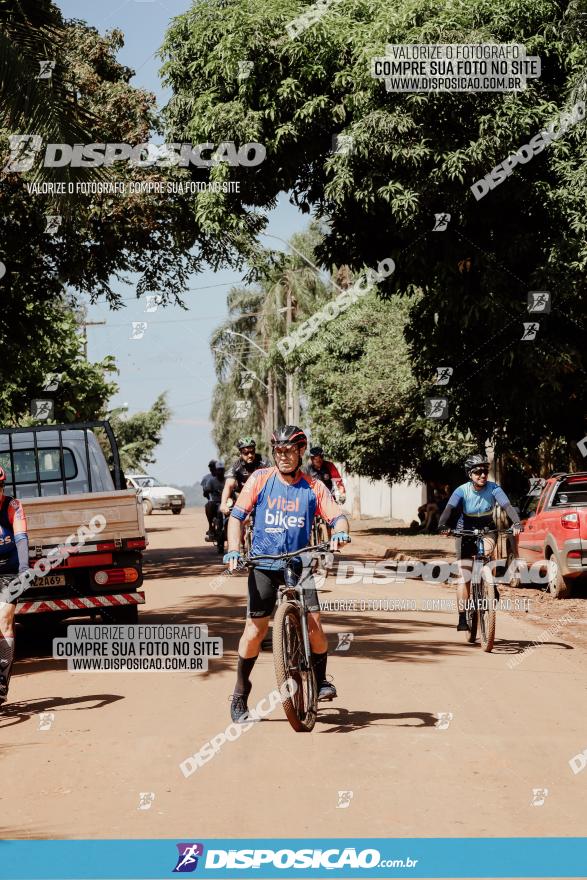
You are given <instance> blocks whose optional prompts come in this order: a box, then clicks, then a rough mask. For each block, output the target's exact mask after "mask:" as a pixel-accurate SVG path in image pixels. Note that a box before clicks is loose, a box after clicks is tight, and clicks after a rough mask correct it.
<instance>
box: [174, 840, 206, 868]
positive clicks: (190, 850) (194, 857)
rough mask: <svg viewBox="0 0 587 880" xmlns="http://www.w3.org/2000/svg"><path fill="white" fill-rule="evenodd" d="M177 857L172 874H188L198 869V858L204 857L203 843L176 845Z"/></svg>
mask: <svg viewBox="0 0 587 880" xmlns="http://www.w3.org/2000/svg"><path fill="white" fill-rule="evenodd" d="M176 846H177V851H178V856H177V865H176V866H175V868H174V869H173V873H174V874H188V873H191V872H192V871H195V870H196V868H197V867H198V858H199V857H200V856H203V855H204V844H203V843H176Z"/></svg>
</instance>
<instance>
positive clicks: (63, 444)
mask: <svg viewBox="0 0 587 880" xmlns="http://www.w3.org/2000/svg"><path fill="white" fill-rule="evenodd" d="M98 437H100V439H101V441H102V445H101V444H100V442H98ZM103 447H104V448H106V449H108V448H109V449H110V457H111V459H112V470H110V468H109V466H108V464H107V462H106V458H105V456H104V452H103V451H102V448H103ZM0 465H2V467H3V468H4V470H5V472H6V493H7V494H8V495H12V496H14V497H16V498H18V499H20V501H22V504H23V507H24V511H25V514H26V517H27V524H28V534H29V547H30V566H31V568H32V567H33V566H34V564H35V562H37V561H39V560H40V559H42V558H44V557H47V556H48V554H49V552H50V551H51V550H54V549H55V548H57V547H59V546H63V545H64V543H65V541H66V540H67V538H69V537H70V536H71V535H74V534H75V533H76V532H77V529H78V528H79V527H80V526H82V525H85V526H87V525H88V523H89V522H90V521H91V520H92V518H93V517H95V516H96V515H98V514H100V515H101V516H102V517H104V519H105V521H106V524H105V527H104V528H103V530H102V531H101V532H100V533H99V534H98V535H96V537H95V538H93V539H89V540H87V541H86V542H85V543H84V544H83V545H82V546H80V547H79V549H77V550H76V551H75V552H74V553H72V554H71V555H69V556H68V558H66V559H64V560H63V562H61V563H60V564H59V565H58V566H56V567H54V568H52V570H51V573H50V574H47V575H46V576H45V577H38V578H36V579H35V580H34V581H33V583H32V585H31V586H30V587H29V588H28V589H27V590H26V591H25V592H24V593H23V594H22V595H21V596H20V597H19V598H18V601H17V605H16V613H17V615H18V617H17V620H18V621H19V622H21V623H26V622H29V621H30V622H32V619H31V616H32V615H35V622H40V621H41V620H46V619H47V615H49V614H50V615H51V616H52V618H53V617H54V616H55V615H59V616H60V617H70V616H72V615H76V616H79V615H80V614H84V615H88V614H90V615H91V616H92V617H95V616H97V615H98V614H99V615H100V617H101V618H102V620H103V621H104V622H105V623H117V624H122V623H126V624H132V623H136V622H137V619H138V606H139V605H140V604H142V603H144V601H145V595H144V593H143V592H142V591H141V589H140V588H141V586H142V584H143V569H142V551H143V550H144V549H145V547H146V537H145V524H144V518H143V508H142V504H141V501H140V498H139V497H138V496H137V493H136V491H135V490H134V489H130V490H129V489H126V483H125V481H124V476H123V474H122V472H121V469H120V461H119V457H118V448H117V446H116V440H115V438H114V434H113V432H112V428H111V426H110V424H109V423H108V422H88V423H83V424H73V425H47V426H45V425H44V426H40V427H39V426H36V427H31V428H0ZM37 615H42V617H38V616H37Z"/></svg>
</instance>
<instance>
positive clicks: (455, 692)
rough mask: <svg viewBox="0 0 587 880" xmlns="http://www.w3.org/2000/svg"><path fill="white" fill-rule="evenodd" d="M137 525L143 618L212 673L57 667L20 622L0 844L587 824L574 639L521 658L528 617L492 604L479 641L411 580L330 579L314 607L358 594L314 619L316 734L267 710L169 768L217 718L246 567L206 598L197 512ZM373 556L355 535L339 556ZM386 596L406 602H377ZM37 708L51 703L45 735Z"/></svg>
mask: <svg viewBox="0 0 587 880" xmlns="http://www.w3.org/2000/svg"><path fill="white" fill-rule="evenodd" d="M147 522H148V528H149V533H150V534H149V537H150V549H149V551H148V554H147V558H148V564H147V577H148V580H147V583H146V596H147V603H146V605H145V606H143V607H142V609H141V612H140V619H141V622H142V623H194V624H204V623H205V624H207V625H208V626H209V628H210V634H211V635H214V636H220V637H221V638H222V639H223V640H224V656H223V657H222V658H221V659H219V660H214V661H211V663H210V669H209V672H208V673H188V672H158V673H155V672H153V673H146V672H145V673H132V674H130V673H110V672H109V673H68V672H67V671H66V669H65V663H64V662H62V661H56V660H53V659H52V657H51V644H50V640H48V639H47V638H44V639H42V640H37V641H36V642H35V641H34V640H33V638H32V637H31V636H30V635H22V634H21V638H20V643H19V659H18V662H17V664H16V667H15V672H14V676H13V680H12V685H11V700H12V702H11V704H10V705H9V706H7V707H6V708H5V709H4V711H3V712H2V714H0V773H1V778H2V799H3V801H2V819H1V820H0V825H1V826H2V828H1V833H2V836H3V837H9V838H29V837H31V838H86V837H89V838H93V837H96V838H117V837H124V838H150V837H157V838H159V837H170V838H176V839H180V838H182V837H185V839H191V838H194V836H195V838H194V839H200V838H206V837H219V836H228V837H231V836H238V837H240V836H242V837H248V836H250V837H264V836H269V837H271V836H284V837H309V836H312V837H320V836H326V837H331V836H333V837H338V836H340V837H347V836H348V837H364V836H368V837H371V836H373V837H377V836H384V837H410V836H414V837H419V836H423V837H435V836H439V837H442V836H448V837H450V836H457V837H458V836H477V835H479V836H483V837H485V836H494V837H499V836H507V837H509V836H541V835H549V836H555V835H583V834H584V833H585V819H584V804H585V796H586V793H587V771H585V772H579V773H577V774H574V773H573V772H572V770H571V768H570V766H569V761H570V759H571V758H572V757H573V756H575V755H577V754H578V753H579V752H581V751H583V749H587V728H586V725H585V719H586V718H587V689H586V684H585V682H586V678H585V672H586V670H587V666H586V663H585V660H586V656H585V652H584V649H583V647H581V645H580V644H577V645H575V644H574V643H573V640H572V639H571V638H568V637H565V638H564V640H563V639H560V638H557V637H556V636H554V637H551V636H548V637H547V638H546V640H545V641H544V643H543V644H541V645H540V646H538V647H536V649H535V650H533V651H531V652H528V651H525V649H527V648H528V647H529V645H530V643H531V642H532V641H534V640H536V639H537V637H538V636H539V634H540V632H541V626H540V624H539V623H538V624H533V623H532V622H530V621H528V620H527V619H524V616H523V615H520V614H517V615H516V614H515V615H509V614H507V613H502V614H500V615H499V617H498V630H497V643H496V646H495V649H494V652H493V653H492V654H485V653H483V652H482V651H481V650H480V648H479V647H472V646H469V645H467V644H466V643H465V640H464V638H463V635H462V634H460V633H457V632H456V630H455V612H454V611H453V610H450V609H447V610H440V611H439V610H436V611H428V610H424V609H425V608H426V603H427V602H428V600H432V599H435V600H438V599H439V598H442V599H444V600H446V601H450V600H451V599H452V598H453V593H452V591H451V590H450V589H449V588H447V587H441V586H438V585H432V584H427V583H422V582H421V581H409V582H407V583H405V582H396V583H391V584H386V585H379V584H361V583H344V584H338V585H336V584H335V583H334V578H330V579H329V580H328V581H327V583H326V587H327V588H328V589H331V590H332V592H325V593H322V594H321V599H322V601H323V602H335V601H339V602H341V601H345V602H347V603H351V604H350V606H349V605H348V604H347V610H344V608H342V607H341V606H340V605H339V606H334V605H333V606H331V607H332V608H333V610H331V611H327V612H326V611H325V612H324V619H325V625H326V630H327V632H328V635H329V640H330V651H331V654H330V660H329V673H331V674H332V676H333V677H334V680H335V683H336V685H337V687H338V691H339V698H338V700H336V701H335V702H334V703H331V704H326V705H324V706H323V708H321V709H320V713H319V716H318V722H317V724H316V727H315V729H314V732H313V733H312V734H295V733H294V732H293V731H292V730H291V728H290V727H289V725H288V723H287V722H286V720H285V717H284V716H283V714H282V711H281V707H279V706H278V707H277V708H276V709H275V710H274V712H273V713H272V714H271V715H269V717H268V718H267V719H266V720H264V721H261V722H259V723H258V724H256V725H255V726H254V727H253V729H251V730H250V731H248V732H247V733H244V734H243V735H242V736H241V737H240V738H239V739H238V740H236V741H234V742H227V743H225V745H224V746H223V747H222V749H221V750H220V752H219V753H218V754H217V755H216V756H215V757H214V758H213V759H212V760H211V761H210V762H209V763H207V764H205V765H204V766H203V767H201V768H200V769H198V770H197V771H196V772H195V773H194V774H193V775H191V776H190V777H189V778H187V779H186V778H184V776H183V775H182V773H181V772H180V769H179V765H180V762H182V761H183V760H184V759H185V758H186V757H187V756H189V755H191V754H193V753H194V752H197V751H198V750H199V749H200V748H201V747H202V746H203V745H204V744H205V743H206V742H207V741H209V740H210V739H211V738H212V737H213V736H214V735H216V734H217V733H218V732H220V731H223V730H224V729H225V728H226V727H227V725H228V724H229V722H230V718H229V702H228V701H229V696H230V694H231V692H232V687H233V682H234V668H235V654H236V647H237V642H238V638H239V636H240V632H241V629H242V621H243V608H244V591H245V580H244V578H242V577H234V578H231V579H226V581H225V582H223V583H222V585H221V588H220V589H217V590H215V591H212V592H211V587H210V584H211V581H212V579H213V578H214V577H215V576H217V575H218V573H219V572H220V571H221V569H222V567H221V565H220V564H219V562H218V557H217V556H216V553H215V550H214V548H213V547H212V546H211V545H205V544H203V541H202V536H203V532H204V517H203V513H202V512H201V511H193V510H188V511H187V512H184V513H183V514H182V516H181V517H173V516H171V515H165V514H160V515H154V516H151V517H149V518H148V521H147ZM379 548H381V549H379ZM383 549H384V548H383V545H382V543H381V541H380V542H379V543H377V542H375V541H374V540H373V539H371V538H370V537H369V536H368V535H366V534H363V535H362V536H361V537H359V538H358V539H357V540H356V541H355V542H354V543H353V545H352V547H351V548H348V549H347V551H345V556H346V557H347V558H351V557H352V558H355V559H360V560H362V561H363V562H366V561H369V560H371V561H372V560H374V559H376V558H377V555H380V556H381V555H383ZM432 555H433V554H432ZM393 599H395V600H400V599H410V600H412V599H414V600H416V602H417V603H418V610H417V611H399V610H394V611H389V610H385V603H386V602H387V603H388V607H389V601H390V600H393ZM353 601H354V602H355V606H354V607H353V606H352V602H353ZM361 609H363V610H361ZM337 633H352V636H353V638H352V640H351V641H350V648H349V649H348V650H345V651H341V650H338V651H337V650H335V649H336V647H337V645H338V643H339V638H338V636H337ZM62 634H63V633H62ZM511 658H516V665H515V666H514V667H513V668H510V666H509V665H508V660H511ZM253 683H254V687H253V693H252V697H251V701H250V702H251V704H254V703H256V702H257V701H258V700H260V699H261V698H262V697H264V696H266V695H267V694H269V693H270V692H271V691H272V690H273V688H274V687H275V679H274V674H273V665H272V657H271V655H270V654H268V653H262V654H261V656H260V658H259V660H258V662H257V665H256V667H255V669H254V673H253ZM42 712H43V713H54V717H53V719H46V720H45V722H44V723H45V726H46V724H47V723H48V720H51V723H50V726H49V727H48V729H44V730H41V729H40V713H42ZM442 713H444V715H443V716H442V718H440V720H439V716H440V715H441V714H442ZM544 789H547V790H548V793H547V794H544V793H542V791H535V790H544ZM341 792H342V793H347V794H340V793H341ZM141 793H143V794H142V795H141ZM145 793H146V794H145ZM152 796H153V797H152ZM141 798H142V805H143V806H145V805H148V808H146V809H140V808H139V804H140V803H141ZM541 801H542V803H541Z"/></svg>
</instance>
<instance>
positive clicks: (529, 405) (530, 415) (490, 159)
mask: <svg viewBox="0 0 587 880" xmlns="http://www.w3.org/2000/svg"><path fill="white" fill-rule="evenodd" d="M567 5H569V4H560V3H558V2H554V0H537V2H535V3H533V4H531V6H530V7H528V5H527V4H526V3H524V2H522V0H508V2H507V3H506V2H504V0H497V2H495V0H494V2H491V3H489V2H482V3H479V0H465V2H463V3H460V4H458V7H455V6H454V5H446V4H436V5H434V4H432V5H431V4H430V3H428V2H427V0H401V2H400V3H399V4H392V5H389V4H380V3H376V2H375V0H363V2H360V3H358V4H357V3H354V2H353V3H352V4H351V3H350V2H345V0H341V2H339V3H337V4H334V5H332V6H331V7H330V8H329V9H328V10H326V11H325V13H324V15H322V17H321V18H320V20H319V21H317V22H316V23H315V24H313V25H312V26H311V27H309V28H307V29H306V30H305V31H304V32H303V33H301V34H299V35H298V36H297V37H295V38H294V39H290V38H288V36H287V33H286V31H285V25H286V24H287V22H288V21H291V20H292V19H295V18H296V17H297V15H298V13H299V10H298V7H297V4H294V3H292V2H289V0H260V2H258V3H256V4H255V5H254V6H251V5H250V4H249V3H247V2H245V0H229V2H222V3H220V2H219V0H204V2H200V3H198V5H197V8H196V9H195V10H192V11H190V12H189V13H186V14H185V15H184V16H179V17H178V18H177V19H175V20H174V22H173V24H172V25H171V27H170V29H169V31H168V34H167V38H166V42H165V45H164V53H165V56H166V63H165V65H164V71H165V74H166V76H167V81H168V83H169V84H170V85H171V86H172V88H173V90H174V95H173V98H172V101H171V102H170V105H169V107H168V108H167V117H166V118H167V123H168V128H169V132H170V134H172V135H173V134H174V133H175V132H178V131H184V130H189V131H190V133H191V134H192V135H193V136H195V137H196V138H198V137H201V136H204V135H206V137H210V138H211V139H214V138H220V137H223V136H226V133H227V131H228V130H231V131H238V132H239V135H240V136H241V137H243V138H244V139H253V138H255V139H258V140H260V141H261V142H262V143H264V144H265V145H266V148H267V159H266V161H265V162H264V163H263V164H262V165H261V166H260V167H259V169H258V171H257V173H256V175H255V178H254V181H253V182H252V184H251V186H250V187H249V189H248V202H247V206H245V207H243V206H238V207H237V206H235V205H233V204H230V203H228V202H226V203H225V205H224V209H225V212H226V214H225V216H224V217H223V216H222V215H220V216H219V214H218V211H215V213H214V215H213V217H212V216H211V218H210V222H214V223H219V224H220V225H221V226H222V225H224V227H225V228H226V229H227V230H229V231H230V230H232V229H235V228H238V230H240V232H239V235H240V238H238V243H239V244H240V245H241V246H242V248H243V250H245V251H246V250H247V248H248V249H249V250H250V251H253V250H254V248H255V245H254V243H253V242H252V241H250V242H249V243H247V242H245V243H243V240H242V239H243V235H244V232H243V230H244V229H245V228H247V224H248V228H249V229H251V230H253V228H254V225H255V221H256V220H257V219H258V215H257V214H256V210H258V209H262V210H263V209H267V208H268V207H270V206H271V205H272V204H273V202H274V199H275V198H276V196H277V194H278V193H279V192H280V191H284V190H285V191H289V192H290V193H291V197H292V199H293V201H294V202H295V203H296V204H298V205H299V206H300V207H301V208H302V209H303V210H306V211H310V210H313V211H314V212H315V214H316V216H317V217H318V218H325V219H326V220H327V221H328V226H327V231H326V234H325V236H324V241H323V243H322V245H321V246H320V248H319V251H318V255H319V258H320V263H321V265H333V264H334V265H338V266H340V265H342V264H348V265H349V266H350V267H351V268H352V269H353V270H355V271H357V270H359V269H361V268H362V267H363V266H370V267H373V268H374V267H376V266H377V263H378V261H379V260H381V259H382V258H384V257H392V258H393V259H394V260H395V263H396V272H395V273H394V275H393V276H392V277H391V278H390V279H388V281H387V282H386V283H384V284H383V285H381V291H380V292H381V295H382V296H390V295H391V294H392V293H393V292H397V293H400V294H401V295H404V296H406V297H408V298H409V299H408V301H409V302H410V304H411V305H410V312H409V315H408V316H407V321H406V329H405V335H406V339H407V340H408V343H409V353H410V360H411V364H412V370H413V373H414V376H415V378H416V380H417V383H418V390H417V398H418V406H417V408H416V410H417V412H418V413H419V414H421V415H423V414H424V408H425V398H426V397H429V396H431V393H436V392H437V391H438V389H435V386H434V384H433V383H434V377H435V374H436V367H438V366H442V365H447V366H452V367H453V370H454V373H453V377H452V379H451V383H450V385H449V387H448V389H447V397H448V399H449V420H448V423H447V424H445V426H443V428H442V429H441V430H442V431H446V432H449V433H450V432H455V433H457V434H463V435H468V434H471V435H472V436H473V437H474V438H475V442H476V443H477V444H478V445H482V444H484V443H485V442H488V441H491V442H492V443H493V444H494V445H495V447H496V450H497V452H498V453H500V452H502V451H503V450H511V452H512V453H513V454H514V455H515V456H516V458H517V460H518V461H519V462H520V463H521V464H522V465H523V466H525V467H528V468H531V469H535V468H537V467H539V466H540V463H541V462H540V449H541V444H542V443H543V442H547V443H549V444H550V445H551V446H552V445H553V444H554V445H556V444H557V443H559V441H561V442H562V447H563V448H564V450H565V456H566V459H567V464H568V461H569V460H572V459H574V460H575V461H576V462H577V461H578V460H579V458H580V456H579V453H578V450H577V446H576V443H577V441H578V440H579V439H580V438H581V437H583V436H584V435H585V433H586V432H587V418H586V414H587V385H586V383H585V369H586V366H587V364H586V361H585V351H587V346H586V344H585V342H586V336H585V327H584V320H583V317H584V316H583V308H582V303H583V301H584V296H585V280H584V279H585V271H584V270H585V266H586V262H587V249H586V248H587V243H586V241H585V220H584V204H585V195H586V193H585V187H586V186H587V183H586V180H585V168H586V167H587V164H586V160H587V154H586V150H587V147H586V145H585V138H584V133H583V131H582V128H581V125H575V126H574V127H572V128H571V129H570V130H569V131H567V133H566V134H565V135H564V137H562V138H561V139H560V140H558V141H555V142H553V143H552V144H551V145H549V146H548V147H547V148H545V149H544V150H543V151H542V152H541V154H540V155H537V156H536V157H535V158H533V159H532V160H531V161H529V162H528V163H526V164H521V163H520V164H519V165H518V168H517V169H516V171H515V173H514V174H512V175H511V176H510V177H509V178H508V179H507V180H506V181H505V182H504V183H502V184H501V185H500V186H498V187H497V188H495V189H494V190H493V191H492V192H490V193H489V194H487V195H486V196H485V198H483V200H482V201H481V202H478V201H477V200H476V199H475V198H474V196H473V194H472V192H471V190H470V187H471V185H472V184H473V183H474V182H475V181H476V180H478V179H480V178H483V177H484V175H486V174H487V173H489V172H490V171H491V169H492V168H493V167H494V166H496V165H498V164H500V163H501V162H502V161H503V160H504V159H505V158H506V157H508V156H509V155H510V154H512V153H515V152H516V151H517V150H518V148H519V147H521V146H522V145H524V144H526V143H528V141H529V140H530V138H532V136H533V135H534V134H537V133H538V132H539V131H541V130H542V129H544V127H545V126H546V124H547V123H549V122H550V121H551V120H553V118H556V117H557V115H558V114H559V112H560V111H561V109H563V108H565V107H567V106H568V104H569V102H573V101H574V100H575V99H576V98H577V95H579V94H581V90H580V78H581V76H582V75H583V74H584V73H585V71H586V70H587V65H586V64H585V61H586V58H587V46H586V44H585V43H584V42H583V41H581V40H580V39H579V38H578V37H577V35H576V33H575V32H574V31H573V28H572V27H569V26H568V25H569V22H568V19H566V18H565V15H564V12H565V9H566V7H567ZM571 18H572V16H571ZM545 22H548V23H549V24H548V27H545V24H544V23H545ZM490 41H491V42H497V43H509V42H521V43H523V44H524V45H525V47H526V50H527V53H528V55H539V56H540V57H541V58H542V75H541V78H540V79H539V80H533V81H531V83H530V84H529V85H528V88H527V89H526V90H525V91H523V92H520V93H517V94H516V93H504V94H501V93H489V92H486V93H480V94H476V93H447V94H442V93H439V94H435V93H413V94H409V93H408V94H406V93H392V92H386V91H385V88H384V85H383V83H382V82H380V81H379V80H376V79H374V78H373V77H372V76H371V73H370V59H371V58H372V57H374V56H376V55H382V54H384V49H385V45H386V43H390V42H391V43H430V42H449V43H450V42H464V43H479V42H490ZM187 58H189V67H188V65H187V63H186V59H187ZM246 59H250V60H251V61H252V62H253V67H252V69H251V72H250V75H249V77H248V78H247V79H246V80H243V81H238V80H237V79H236V78H235V79H234V80H233V79H232V78H231V77H230V76H227V75H226V71H227V70H231V69H232V67H233V66H234V68H235V69H236V67H237V62H238V61H239V60H240V61H242V60H246ZM203 83H204V84H205V86H204V87H203ZM338 134H346V135H350V136H351V137H352V138H353V144H352V151H351V152H350V153H349V154H344V153H333V151H332V138H333V136H334V135H338ZM445 212H446V213H448V214H450V217H451V219H450V224H449V228H448V230H447V231H446V232H433V231H432V228H433V223H434V215H435V214H439V213H445ZM204 214H205V211H204V209H202V210H201V211H200V213H199V214H198V217H199V218H200V219H202V217H203V215H204ZM250 238H252V235H251V236H250ZM234 240H235V242H236V241H237V237H235V239H234ZM530 290H547V291H551V292H552V294H553V308H552V311H551V313H550V315H545V316H544V317H543V318H542V319H541V320H540V321H539V323H540V328H539V334H538V336H537V337H536V339H535V340H534V341H528V340H524V341H522V334H523V333H524V332H525V330H524V328H523V323H524V322H525V321H528V310H527V295H528V292H529V291H530ZM414 294H420V295H418V296H416V297H415V298H413V295H414ZM480 401H481V402H482V404H480ZM430 428H431V429H432V430H434V431H438V430H439V427H438V425H434V423H432V424H431V425H430ZM358 442H359V443H360V442H361V441H360V440H358Z"/></svg>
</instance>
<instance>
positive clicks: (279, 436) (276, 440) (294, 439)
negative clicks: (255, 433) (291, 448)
mask: <svg viewBox="0 0 587 880" xmlns="http://www.w3.org/2000/svg"><path fill="white" fill-rule="evenodd" d="M282 443H295V444H296V446H299V447H302V446H307V445H308V438H307V437H306V435H305V434H304V432H303V431H302V429H301V428H298V427H297V425H282V426H281V427H280V428H276V429H275V431H274V432H273V434H272V435H271V446H279V445H280V444H282Z"/></svg>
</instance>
